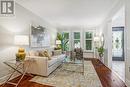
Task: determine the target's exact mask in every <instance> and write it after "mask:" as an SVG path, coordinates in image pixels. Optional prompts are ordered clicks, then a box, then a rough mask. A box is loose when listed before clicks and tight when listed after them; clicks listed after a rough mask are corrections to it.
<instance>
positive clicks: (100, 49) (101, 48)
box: [97, 46, 105, 57]
mask: <svg viewBox="0 0 130 87" xmlns="http://www.w3.org/2000/svg"><path fill="white" fill-rule="evenodd" d="M97 50H98V53H99V56H100V57H103V55H104V51H105V49H104V47H103V46H101V47H99V48H97Z"/></svg>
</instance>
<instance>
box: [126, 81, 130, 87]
mask: <svg viewBox="0 0 130 87" xmlns="http://www.w3.org/2000/svg"><path fill="white" fill-rule="evenodd" d="M125 83H126V85H127V87H130V80H128V79H126V82H125Z"/></svg>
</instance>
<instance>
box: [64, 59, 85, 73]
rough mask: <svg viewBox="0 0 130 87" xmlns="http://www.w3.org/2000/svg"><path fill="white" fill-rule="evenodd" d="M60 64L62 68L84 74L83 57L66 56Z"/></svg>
mask: <svg viewBox="0 0 130 87" xmlns="http://www.w3.org/2000/svg"><path fill="white" fill-rule="evenodd" d="M62 65H63V66H62V68H63V69H64V70H67V71H70V72H78V73H82V74H83V75H84V58H82V59H80V60H79V59H76V58H74V59H71V58H70V57H66V58H65V60H64V61H63V64H62Z"/></svg>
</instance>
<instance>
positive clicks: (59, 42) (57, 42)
mask: <svg viewBox="0 0 130 87" xmlns="http://www.w3.org/2000/svg"><path fill="white" fill-rule="evenodd" d="M60 44H61V40H56V45H57V49H61V47H60Z"/></svg>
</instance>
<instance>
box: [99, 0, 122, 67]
mask: <svg viewBox="0 0 130 87" xmlns="http://www.w3.org/2000/svg"><path fill="white" fill-rule="evenodd" d="M123 6H124V0H120V1H119V2H117V3H116V4H115V6H114V7H112V8H113V9H112V10H111V11H110V12H109V14H108V15H107V17H106V19H105V20H104V22H103V23H102V25H101V26H100V27H101V28H102V31H103V34H104V37H105V55H104V64H105V65H106V66H108V67H109V68H111V65H112V26H113V25H112V19H113V17H114V16H115V14H116V13H117V12H118V11H119V10H120V9H121V8H122V7H123ZM114 23H115V24H117V22H114ZM115 24H114V25H115Z"/></svg>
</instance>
